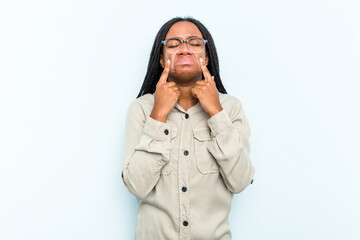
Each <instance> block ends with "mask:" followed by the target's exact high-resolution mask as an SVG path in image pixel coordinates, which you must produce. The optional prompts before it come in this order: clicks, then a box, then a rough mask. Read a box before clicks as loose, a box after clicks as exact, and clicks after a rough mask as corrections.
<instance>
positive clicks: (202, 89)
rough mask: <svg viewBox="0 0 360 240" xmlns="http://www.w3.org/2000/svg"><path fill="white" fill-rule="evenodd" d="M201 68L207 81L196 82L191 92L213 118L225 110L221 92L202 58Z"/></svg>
mask: <svg viewBox="0 0 360 240" xmlns="http://www.w3.org/2000/svg"><path fill="white" fill-rule="evenodd" d="M200 66H201V70H202V72H203V74H204V76H205V80H204V81H203V80H199V81H196V84H195V86H194V87H193V88H192V89H191V92H192V94H193V96H194V97H196V98H198V99H199V101H200V104H201V106H202V107H203V108H204V110H205V111H206V112H207V113H209V115H210V117H211V116H213V115H215V114H216V113H218V112H220V111H221V110H222V109H223V108H222V106H221V104H220V100H219V91H218V90H217V88H216V83H215V81H214V77H213V76H211V74H210V72H209V70H208V69H207V67H206V65H205V62H204V60H203V59H202V58H200Z"/></svg>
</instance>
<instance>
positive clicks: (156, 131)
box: [143, 116, 172, 141]
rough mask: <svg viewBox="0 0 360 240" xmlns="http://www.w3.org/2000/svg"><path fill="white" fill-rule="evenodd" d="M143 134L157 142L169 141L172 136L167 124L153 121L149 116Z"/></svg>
mask: <svg viewBox="0 0 360 240" xmlns="http://www.w3.org/2000/svg"><path fill="white" fill-rule="evenodd" d="M143 133H144V134H145V135H147V136H149V137H150V138H152V139H155V140H158V141H170V136H171V135H172V133H171V132H170V125H169V124H168V123H164V122H161V121H158V120H155V119H153V118H152V117H150V116H148V117H147V119H146V121H145V125H144V129H143Z"/></svg>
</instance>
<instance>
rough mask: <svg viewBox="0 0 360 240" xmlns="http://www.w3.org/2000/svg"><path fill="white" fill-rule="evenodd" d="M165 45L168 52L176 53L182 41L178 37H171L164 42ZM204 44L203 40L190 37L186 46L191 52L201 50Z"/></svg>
mask: <svg viewBox="0 0 360 240" xmlns="http://www.w3.org/2000/svg"><path fill="white" fill-rule="evenodd" d="M165 46H166V49H167V50H168V51H169V52H171V53H176V52H178V51H180V49H181V47H182V43H181V41H180V40H178V39H171V40H169V41H167V42H166V45H165ZM204 46H205V44H204V41H203V40H201V39H197V38H192V39H190V41H189V42H188V44H187V47H188V48H189V50H190V51H191V52H193V53H198V52H201V51H202V50H203V49H204Z"/></svg>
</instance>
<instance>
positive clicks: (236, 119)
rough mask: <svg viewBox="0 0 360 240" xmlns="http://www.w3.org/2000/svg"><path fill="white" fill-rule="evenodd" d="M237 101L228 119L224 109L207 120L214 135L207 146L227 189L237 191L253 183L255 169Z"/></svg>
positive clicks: (245, 121)
mask: <svg viewBox="0 0 360 240" xmlns="http://www.w3.org/2000/svg"><path fill="white" fill-rule="evenodd" d="M236 100H237V101H236V103H235V105H234V106H233V108H232V109H233V110H232V111H231V114H230V115H231V116H230V117H231V118H230V117H229V115H228V114H227V112H226V111H225V110H224V109H223V110H221V111H220V112H218V113H217V114H215V115H213V116H212V117H210V118H209V119H208V120H207V123H208V126H209V127H210V130H211V132H212V136H213V137H212V140H211V141H210V144H209V145H208V147H207V149H208V151H209V152H210V153H211V154H212V155H213V156H214V158H215V159H216V161H217V162H218V164H219V166H220V174H221V176H222V178H223V180H224V183H225V185H226V186H227V188H228V189H229V190H230V191H231V192H233V193H240V192H242V191H243V190H244V189H245V188H246V187H247V186H248V185H249V184H250V183H252V181H253V178H254V174H255V170H254V167H253V165H252V163H251V161H250V144H249V136H250V127H249V123H248V121H247V119H246V117H245V114H244V111H243V108H242V104H241V102H240V101H239V100H238V99H236Z"/></svg>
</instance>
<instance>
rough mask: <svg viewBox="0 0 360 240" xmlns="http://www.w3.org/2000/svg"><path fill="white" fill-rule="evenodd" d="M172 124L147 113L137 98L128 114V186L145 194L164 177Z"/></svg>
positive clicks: (125, 173)
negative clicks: (161, 171)
mask: <svg viewBox="0 0 360 240" xmlns="http://www.w3.org/2000/svg"><path fill="white" fill-rule="evenodd" d="M170 153H171V142H170V126H169V125H168V124H167V123H164V122H161V121H157V120H155V119H153V118H152V117H150V116H146V115H145V114H144V111H143V109H142V107H141V106H140V104H139V103H138V102H137V101H133V102H132V103H131V104H130V106H129V109H128V111H127V115H126V133H125V148H124V163H123V170H122V180H123V182H124V184H125V187H126V189H127V190H128V191H129V192H130V193H132V194H133V195H135V196H136V197H138V198H144V197H145V196H146V195H147V194H148V193H149V192H151V190H152V189H153V188H154V186H155V185H156V183H157V182H158V180H159V178H160V170H161V168H162V167H163V166H164V165H165V164H166V163H168V162H169V161H170Z"/></svg>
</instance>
